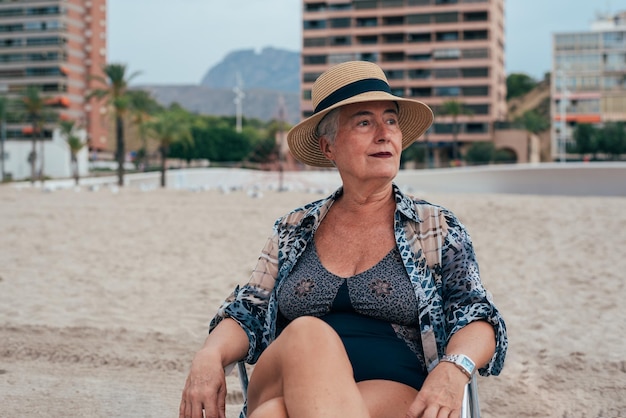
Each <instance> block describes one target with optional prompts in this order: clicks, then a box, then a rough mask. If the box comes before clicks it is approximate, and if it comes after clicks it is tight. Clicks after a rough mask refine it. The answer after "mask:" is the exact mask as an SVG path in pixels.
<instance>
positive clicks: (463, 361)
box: [440, 354, 476, 379]
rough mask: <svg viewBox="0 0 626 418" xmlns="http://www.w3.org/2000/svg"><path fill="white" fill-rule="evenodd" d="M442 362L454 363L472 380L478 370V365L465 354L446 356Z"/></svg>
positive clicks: (442, 358)
mask: <svg viewBox="0 0 626 418" xmlns="http://www.w3.org/2000/svg"><path fill="white" fill-rule="evenodd" d="M440 361H446V362H449V363H453V364H454V365H456V367H458V368H459V370H461V371H462V372H463V373H465V375H466V376H467V377H468V378H469V379H471V378H472V375H473V374H474V370H476V365H475V364H474V362H473V361H472V359H471V358H469V357H467V356H466V355H465V354H444V355H443V357H441V359H440Z"/></svg>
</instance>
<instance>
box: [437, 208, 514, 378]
mask: <svg viewBox="0 0 626 418" xmlns="http://www.w3.org/2000/svg"><path fill="white" fill-rule="evenodd" d="M444 216H445V219H446V222H447V223H448V233H447V235H446V239H445V241H444V244H443V248H442V265H441V280H442V292H443V295H442V296H443V303H444V312H445V317H446V321H445V323H446V328H447V329H446V335H448V338H450V337H451V336H452V335H454V333H456V332H457V331H458V330H460V329H461V328H463V327H464V326H465V325H467V324H469V323H470V322H473V321H478V320H484V321H487V322H488V323H490V324H491V325H492V326H493V327H494V331H495V334H496V352H495V354H494V356H493V357H492V359H491V360H490V362H489V363H488V364H487V366H485V367H483V368H481V369H480V370H479V372H480V374H481V375H483V376H487V375H492V374H493V375H497V374H499V373H500V371H501V370H502V366H503V365H504V358H505V356H506V351H507V346H508V340H507V335H506V325H505V323H504V319H503V318H502V315H501V314H500V312H499V311H498V309H497V308H496V306H495V305H494V303H493V301H492V298H491V294H490V293H489V292H487V290H486V289H485V288H484V286H483V284H482V282H481V279H480V274H479V270H478V262H477V261H476V255H475V253H474V247H473V245H472V240H471V238H470V236H469V234H468V232H467V230H466V229H465V226H464V225H463V224H462V223H461V222H460V221H459V220H458V219H457V218H456V216H454V215H453V214H452V213H451V212H449V211H444Z"/></svg>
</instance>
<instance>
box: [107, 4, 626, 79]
mask: <svg viewBox="0 0 626 418" xmlns="http://www.w3.org/2000/svg"><path fill="white" fill-rule="evenodd" d="M300 4H301V2H300V1H299V0H227V1H223V0H222V1H219V2H218V1H216V0H176V1H172V0H108V61H109V62H121V63H125V64H127V65H128V67H129V69H130V71H133V72H134V71H140V72H141V75H140V76H138V77H137V78H136V79H135V82H136V83H138V84H197V83H199V82H200V80H201V79H202V77H203V76H204V74H205V73H206V72H207V70H208V69H209V68H211V67H212V66H213V65H215V64H217V63H219V62H220V61H221V60H222V59H223V58H224V57H225V56H226V55H227V54H228V53H229V52H231V51H234V50H240V49H256V50H260V49H262V48H264V47H267V46H272V47H276V48H282V49H287V50H291V51H299V50H300V45H301V41H300V26H301V23H300V16H301V13H300ZM505 7H506V9H505V10H506V70H507V73H512V72H522V73H526V74H528V75H530V76H532V77H534V78H537V79H538V78H542V77H543V75H544V73H546V72H547V71H550V66H551V58H550V54H551V43H552V36H551V35H552V33H554V32H569V31H581V30H587V29H589V25H590V23H591V22H592V21H593V19H594V16H595V15H596V13H597V12H607V11H610V12H612V13H614V12H616V11H620V10H625V11H626V0H610V1H608V0H506V6H505Z"/></svg>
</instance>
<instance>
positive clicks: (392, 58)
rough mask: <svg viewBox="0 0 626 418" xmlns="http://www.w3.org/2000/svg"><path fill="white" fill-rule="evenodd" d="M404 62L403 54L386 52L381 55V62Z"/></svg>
mask: <svg viewBox="0 0 626 418" xmlns="http://www.w3.org/2000/svg"><path fill="white" fill-rule="evenodd" d="M399 61H404V52H386V53H384V54H383V62H399Z"/></svg>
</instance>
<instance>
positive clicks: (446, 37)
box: [435, 32, 459, 42]
mask: <svg viewBox="0 0 626 418" xmlns="http://www.w3.org/2000/svg"><path fill="white" fill-rule="evenodd" d="M435 37H436V39H437V42H448V41H458V40H459V33H458V32H437V33H436V34H435Z"/></svg>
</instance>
